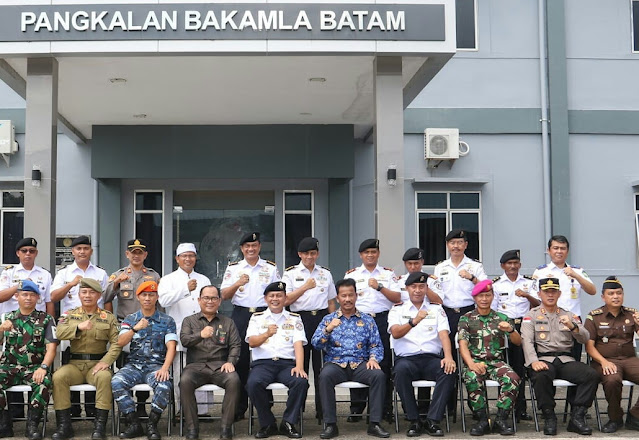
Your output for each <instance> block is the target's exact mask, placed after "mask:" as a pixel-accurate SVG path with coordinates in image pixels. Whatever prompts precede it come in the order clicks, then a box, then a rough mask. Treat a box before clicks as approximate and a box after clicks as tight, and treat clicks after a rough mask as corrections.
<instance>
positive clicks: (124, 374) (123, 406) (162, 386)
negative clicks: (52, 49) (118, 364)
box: [111, 362, 173, 414]
mask: <svg viewBox="0 0 639 440" xmlns="http://www.w3.org/2000/svg"><path fill="white" fill-rule="evenodd" d="M160 367H162V365H156V364H146V365H139V364H135V363H132V362H130V363H128V364H127V365H125V366H124V367H123V368H121V369H120V370H118V372H117V373H115V375H114V376H113V378H112V379H111V388H112V389H113V398H114V399H115V402H116V403H117V404H118V407H119V408H120V411H122V412H123V413H124V414H129V413H132V412H133V411H135V408H136V406H135V402H134V401H133V397H132V395H131V388H133V387H134V386H135V385H137V384H143V383H145V384H147V385H149V386H150V387H151V388H153V398H152V399H151V409H152V410H153V411H155V412H159V413H161V412H162V411H164V409H165V408H166V407H167V405H168V404H169V399H170V398H171V393H172V391H173V387H172V385H171V380H170V379H169V380H165V381H162V382H158V381H157V380H156V379H155V372H156V371H157V370H159V369H160Z"/></svg>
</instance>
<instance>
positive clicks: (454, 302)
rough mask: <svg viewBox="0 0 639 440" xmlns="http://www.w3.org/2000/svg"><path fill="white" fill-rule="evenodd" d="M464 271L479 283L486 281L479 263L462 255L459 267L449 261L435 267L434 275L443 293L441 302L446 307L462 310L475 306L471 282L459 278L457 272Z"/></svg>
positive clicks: (482, 267) (473, 285)
mask: <svg viewBox="0 0 639 440" xmlns="http://www.w3.org/2000/svg"><path fill="white" fill-rule="evenodd" d="M462 269H465V270H466V271H467V272H468V273H470V274H471V275H475V277H477V279H478V280H479V281H482V280H485V279H486V273H485V272H484V266H483V265H482V264H481V263H480V262H479V261H475V260H473V259H471V258H468V257H467V256H466V255H464V258H463V259H462V261H461V263H459V266H457V267H455V265H454V264H453V262H452V261H451V260H450V258H449V259H448V260H444V261H442V262H441V263H439V264H437V266H435V270H434V275H435V276H436V277H437V278H438V279H439V283H440V285H441V290H442V293H443V296H442V301H443V302H444V305H445V306H446V307H450V308H462V307H467V306H473V305H475V301H474V300H473V296H472V292H473V287H475V284H473V282H472V281H470V280H467V279H465V278H462V277H460V276H459V272H460V271H461V270H462Z"/></svg>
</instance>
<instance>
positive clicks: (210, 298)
mask: <svg viewBox="0 0 639 440" xmlns="http://www.w3.org/2000/svg"><path fill="white" fill-rule="evenodd" d="M200 299H201V300H202V301H204V302H205V303H210V302H217V301H219V300H220V297H219V296H201V297H200Z"/></svg>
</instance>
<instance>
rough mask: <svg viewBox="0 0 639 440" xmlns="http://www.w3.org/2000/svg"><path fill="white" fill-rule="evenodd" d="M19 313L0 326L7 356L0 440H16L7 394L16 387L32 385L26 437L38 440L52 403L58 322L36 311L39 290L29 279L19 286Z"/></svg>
mask: <svg viewBox="0 0 639 440" xmlns="http://www.w3.org/2000/svg"><path fill="white" fill-rule="evenodd" d="M16 297H17V300H18V310H15V311H13V312H9V313H6V314H5V315H4V316H3V320H4V321H3V323H2V325H0V331H1V332H2V333H1V338H0V343H2V340H3V339H4V341H5V344H4V352H3V353H2V358H1V359H0V437H13V424H12V422H11V413H10V412H9V411H8V409H7V408H6V406H7V396H6V394H5V390H6V389H7V388H10V387H12V386H13V385H30V386H31V390H32V392H31V396H30V402H29V412H28V415H27V434H26V436H27V437H28V438H29V439H30V440H39V439H41V438H42V434H41V432H40V429H39V427H38V425H39V424H40V421H41V420H42V414H43V413H44V410H45V409H46V405H47V403H49V392H50V390H51V373H50V366H51V365H52V364H53V360H54V358H55V349H56V343H57V341H56V339H55V321H54V320H53V318H52V317H51V316H50V315H47V314H46V313H45V312H41V311H39V310H36V309H35V307H36V304H37V303H38V299H39V298H40V289H39V288H38V285H37V284H36V283H34V282H33V281H31V280H29V279H26V280H23V281H21V282H20V283H19V284H18V292H17V294H16Z"/></svg>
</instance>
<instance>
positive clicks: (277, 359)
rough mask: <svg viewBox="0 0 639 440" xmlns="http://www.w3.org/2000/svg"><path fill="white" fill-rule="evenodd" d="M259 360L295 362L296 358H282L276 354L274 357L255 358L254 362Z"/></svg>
mask: <svg viewBox="0 0 639 440" xmlns="http://www.w3.org/2000/svg"><path fill="white" fill-rule="evenodd" d="M259 361H291V362H295V359H289V358H281V357H277V356H275V357H272V358H264V359H257V360H254V361H253V363H255V362H259Z"/></svg>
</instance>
